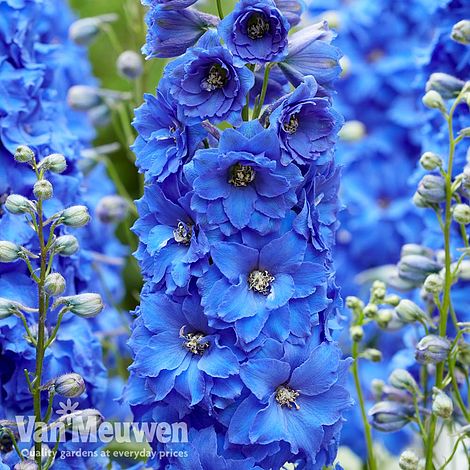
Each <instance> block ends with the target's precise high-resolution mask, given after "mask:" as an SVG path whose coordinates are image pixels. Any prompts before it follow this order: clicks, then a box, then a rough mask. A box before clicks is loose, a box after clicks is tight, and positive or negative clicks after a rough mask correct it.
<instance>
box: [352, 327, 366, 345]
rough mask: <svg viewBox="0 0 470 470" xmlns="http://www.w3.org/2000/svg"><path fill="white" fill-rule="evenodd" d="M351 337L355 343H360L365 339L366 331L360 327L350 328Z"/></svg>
mask: <svg viewBox="0 0 470 470" xmlns="http://www.w3.org/2000/svg"><path fill="white" fill-rule="evenodd" d="M349 336H350V337H351V339H352V340H353V341H354V342H356V343H358V342H359V341H361V340H362V338H363V337H364V329H363V328H362V326H360V325H353V326H351V327H350V328H349Z"/></svg>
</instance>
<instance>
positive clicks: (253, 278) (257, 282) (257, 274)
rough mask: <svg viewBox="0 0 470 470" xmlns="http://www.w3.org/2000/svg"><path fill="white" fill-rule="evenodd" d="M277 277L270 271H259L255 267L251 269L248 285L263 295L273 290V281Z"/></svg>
mask: <svg viewBox="0 0 470 470" xmlns="http://www.w3.org/2000/svg"><path fill="white" fill-rule="evenodd" d="M274 279H275V277H274V276H272V275H271V274H270V273H269V271H258V270H257V269H255V270H254V271H251V273H250V274H249V276H248V286H249V288H250V289H253V290H255V291H256V292H259V293H260V294H263V295H269V292H270V290H271V283H272V282H273V281H274Z"/></svg>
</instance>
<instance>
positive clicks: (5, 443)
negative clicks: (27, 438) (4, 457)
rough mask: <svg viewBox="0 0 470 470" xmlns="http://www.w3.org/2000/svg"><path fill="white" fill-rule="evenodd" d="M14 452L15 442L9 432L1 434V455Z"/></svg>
mask: <svg viewBox="0 0 470 470" xmlns="http://www.w3.org/2000/svg"><path fill="white" fill-rule="evenodd" d="M12 450H13V440H12V438H11V436H10V435H9V434H8V433H7V432H2V433H1V434H0V453H2V454H8V453H9V452H11V451H12Z"/></svg>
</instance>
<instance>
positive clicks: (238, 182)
mask: <svg viewBox="0 0 470 470" xmlns="http://www.w3.org/2000/svg"><path fill="white" fill-rule="evenodd" d="M255 175H256V172H255V170H253V168H252V167H251V166H249V165H242V164H241V163H235V165H232V166H231V167H230V172H229V180H228V182H229V183H230V184H233V185H234V186H236V187H243V186H248V185H249V184H250V183H251V182H253V180H254V179H255Z"/></svg>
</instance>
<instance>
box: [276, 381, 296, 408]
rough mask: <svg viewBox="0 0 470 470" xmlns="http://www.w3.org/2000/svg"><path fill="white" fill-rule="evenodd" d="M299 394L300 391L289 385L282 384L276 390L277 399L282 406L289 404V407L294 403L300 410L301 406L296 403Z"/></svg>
mask: <svg viewBox="0 0 470 470" xmlns="http://www.w3.org/2000/svg"><path fill="white" fill-rule="evenodd" d="M299 396H300V393H299V392H298V391H297V390H293V389H292V388H290V387H289V386H287V385H281V386H280V387H278V388H277V390H276V401H277V402H278V403H279V404H280V405H281V406H287V408H292V405H294V406H295V409H296V410H300V406H299V405H298V404H297V403H296V400H297V398H299Z"/></svg>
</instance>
